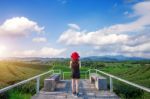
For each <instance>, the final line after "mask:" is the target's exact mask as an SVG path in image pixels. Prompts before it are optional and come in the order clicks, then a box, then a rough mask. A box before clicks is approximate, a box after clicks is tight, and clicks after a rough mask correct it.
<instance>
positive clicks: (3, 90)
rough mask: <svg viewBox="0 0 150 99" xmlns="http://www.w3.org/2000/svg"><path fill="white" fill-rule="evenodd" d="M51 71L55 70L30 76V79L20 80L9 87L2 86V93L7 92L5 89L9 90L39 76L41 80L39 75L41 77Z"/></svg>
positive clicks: (0, 90) (0, 91)
mask: <svg viewBox="0 0 150 99" xmlns="http://www.w3.org/2000/svg"><path fill="white" fill-rule="evenodd" d="M51 72H53V70H50V71H48V72H45V73H42V74H40V75H37V76H34V77H31V78H29V79H27V80H23V81H21V82H18V83H16V84H13V85H10V86H8V87H5V88H2V89H0V93H3V92H5V91H8V90H10V89H12V88H14V87H17V86H19V85H22V84H25V83H27V82H29V81H31V80H34V79H37V78H38V79H37V80H38V81H39V77H41V76H43V75H46V74H48V73H51Z"/></svg>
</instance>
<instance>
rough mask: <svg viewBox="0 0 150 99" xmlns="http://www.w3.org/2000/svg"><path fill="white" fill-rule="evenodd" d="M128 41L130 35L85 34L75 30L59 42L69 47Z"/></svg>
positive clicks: (66, 34)
mask: <svg viewBox="0 0 150 99" xmlns="http://www.w3.org/2000/svg"><path fill="white" fill-rule="evenodd" d="M127 40H128V35H125V34H115V33H113V34H105V33H102V32H101V31H95V32H88V33H85V32H82V31H77V30H74V29H68V30H67V31H65V32H64V33H63V34H62V35H61V36H60V38H59V39H58V42H62V43H65V44H67V45H80V44H91V45H105V44H114V43H124V41H127Z"/></svg>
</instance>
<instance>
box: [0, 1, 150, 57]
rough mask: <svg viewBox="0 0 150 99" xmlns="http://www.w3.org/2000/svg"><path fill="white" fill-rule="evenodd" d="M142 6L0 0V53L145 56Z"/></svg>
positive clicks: (138, 3) (144, 4)
mask: <svg viewBox="0 0 150 99" xmlns="http://www.w3.org/2000/svg"><path fill="white" fill-rule="evenodd" d="M148 6H150V2H149V1H143V0H1V1H0V12H1V13H0V38H1V39H0V42H1V43H0V50H1V51H0V56H1V57H8V56H16V57H32V56H33V57H34V56H37V57H69V55H70V53H71V52H72V51H78V52H79V53H80V54H81V56H83V57H84V56H94V55H99V56H101V55H125V56H138V57H146V58H149V57H150V52H149V50H150V46H149V45H150V42H149V40H148V38H147V37H148V36H149V33H148V32H147V31H149V26H150V22H149V21H147V22H146V21H145V20H147V19H149V18H148V17H149V16H150V15H149V14H147V13H149V12H148V11H149V10H150V9H149V8H148ZM140 9H141V10H140ZM146 11H147V12H146ZM143 12H144V13H143ZM143 39H144V40H143ZM137 49H139V50H137ZM10 52H13V53H10Z"/></svg>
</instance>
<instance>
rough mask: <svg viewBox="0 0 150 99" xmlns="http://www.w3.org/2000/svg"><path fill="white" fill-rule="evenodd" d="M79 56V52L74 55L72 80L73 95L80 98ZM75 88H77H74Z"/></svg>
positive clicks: (72, 59) (71, 63)
mask: <svg viewBox="0 0 150 99" xmlns="http://www.w3.org/2000/svg"><path fill="white" fill-rule="evenodd" d="M79 57H80V56H79V55H78V53H77V52H74V53H72V55H71V61H70V67H71V70H72V74H71V78H72V93H73V95H77V96H79V90H78V87H79V78H80V62H79ZM74 87H75V88H74Z"/></svg>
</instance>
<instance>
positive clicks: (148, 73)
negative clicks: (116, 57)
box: [103, 63, 150, 99]
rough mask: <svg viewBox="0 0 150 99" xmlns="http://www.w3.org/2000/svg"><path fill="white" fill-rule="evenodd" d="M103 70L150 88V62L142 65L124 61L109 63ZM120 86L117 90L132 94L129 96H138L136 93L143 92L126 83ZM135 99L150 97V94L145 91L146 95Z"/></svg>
mask: <svg viewBox="0 0 150 99" xmlns="http://www.w3.org/2000/svg"><path fill="white" fill-rule="evenodd" d="M109 65H111V66H109ZM103 71H106V72H108V73H111V74H113V75H116V76H119V77H121V78H123V79H126V80H129V81H131V82H134V83H137V84H139V85H142V86H145V87H149V88H150V64H147V65H142V66H141V65H139V64H123V63H122V64H121V63H118V64H117V63H115V64H107V67H106V68H104V69H103ZM116 85H119V83H117V84H116ZM119 86H120V88H119V87H117V88H118V89H117V90H119V91H120V92H121V93H123V95H125V94H126V95H130V96H129V97H131V96H133V97H134V96H138V95H136V94H137V93H138V92H139V94H141V91H139V90H138V89H132V88H131V87H130V86H126V85H119ZM131 89H132V90H131ZM120 92H119V93H120ZM133 94H135V95H133ZM123 97H125V96H123ZM129 97H128V98H129ZM133 97H132V98H133ZM126 98H127V97H126ZM132 98H131V99H132ZM134 98H135V97H134ZM135 99H150V94H149V93H147V92H144V95H142V96H141V97H136V98H135Z"/></svg>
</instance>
